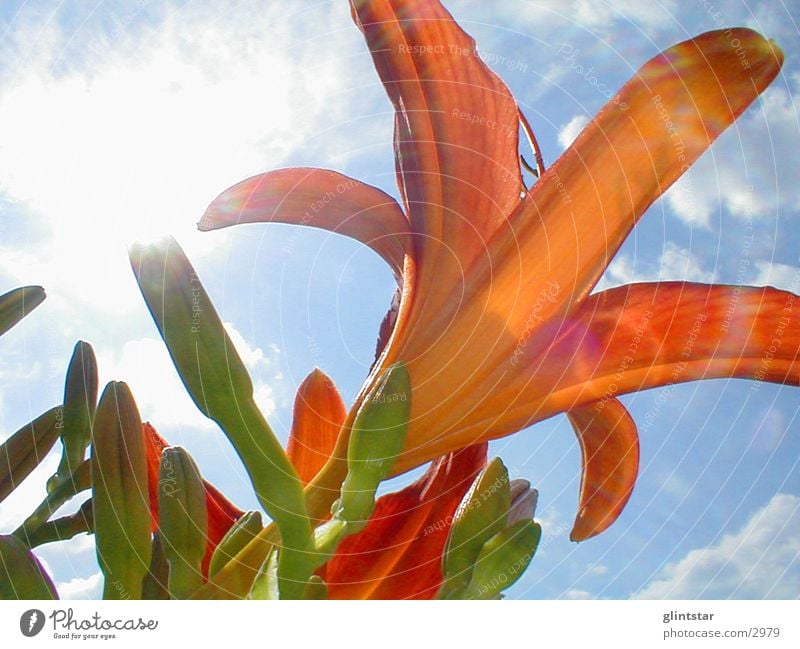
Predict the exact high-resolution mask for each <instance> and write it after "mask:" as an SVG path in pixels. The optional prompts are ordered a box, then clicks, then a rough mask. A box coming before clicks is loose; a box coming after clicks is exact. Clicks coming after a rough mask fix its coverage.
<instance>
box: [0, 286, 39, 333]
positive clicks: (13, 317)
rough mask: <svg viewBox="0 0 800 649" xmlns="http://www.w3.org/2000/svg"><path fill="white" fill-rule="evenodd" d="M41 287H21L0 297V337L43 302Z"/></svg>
mask: <svg viewBox="0 0 800 649" xmlns="http://www.w3.org/2000/svg"><path fill="white" fill-rule="evenodd" d="M44 298H45V293H44V289H43V288H42V287H41V286H23V287H22V288H15V289H14V290H13V291H9V292H8V293H5V294H4V295H0V336H2V335H3V334H4V333H5V332H6V331H8V330H9V329H11V327H13V326H14V325H15V324H17V323H18V322H19V321H20V320H22V318H24V317H25V316H26V315H28V314H29V313H30V312H31V311H33V310H34V309H35V308H36V307H37V306H39V305H40V304H41V303H42V302H44Z"/></svg>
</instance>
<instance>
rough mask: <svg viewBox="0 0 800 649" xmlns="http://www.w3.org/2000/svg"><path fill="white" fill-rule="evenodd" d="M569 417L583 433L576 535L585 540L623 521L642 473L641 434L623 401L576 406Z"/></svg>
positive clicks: (574, 537) (572, 535)
mask: <svg viewBox="0 0 800 649" xmlns="http://www.w3.org/2000/svg"><path fill="white" fill-rule="evenodd" d="M567 416H568V417H569V421H570V423H571V424H572V427H573V429H574V430H575V434H576V435H577V436H578V442H579V443H580V446H581V457H582V464H583V466H582V471H583V475H582V477H581V492H580V501H579V504H578V515H577V517H576V518H575V524H574V525H573V527H572V532H571V533H570V539H571V540H573V541H585V540H586V539H589V538H591V537H593V536H596V535H597V534H600V532H602V531H603V530H605V529H607V528H608V527H609V526H610V525H611V524H612V523H613V522H614V521H615V520H617V517H618V516H619V515H620V513H621V512H622V509H623V508H624V507H625V504H626V503H627V502H628V499H629V498H630V496H631V492H632V491H633V485H634V484H635V483H636V477H637V475H638V473H639V434H638V432H637V431H636V424H635V423H634V421H633V419H632V418H631V416H630V414H628V411H627V410H626V408H625V406H623V405H622V403H620V401H619V400H617V399H609V400H608V401H604V402H595V403H590V404H587V405H585V406H581V407H579V408H575V409H573V410H570V411H569V412H568V413H567Z"/></svg>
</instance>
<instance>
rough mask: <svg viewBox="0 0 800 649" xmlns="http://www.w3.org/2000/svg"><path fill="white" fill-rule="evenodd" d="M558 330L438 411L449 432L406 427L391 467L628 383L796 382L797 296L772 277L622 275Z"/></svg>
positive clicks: (630, 386) (492, 435)
mask: <svg viewBox="0 0 800 649" xmlns="http://www.w3.org/2000/svg"><path fill="white" fill-rule="evenodd" d="M560 329H561V332H560V333H559V334H558V337H557V339H556V340H555V342H554V343H553V344H552V345H551V346H550V347H549V348H548V349H547V350H546V352H544V353H542V355H541V356H539V357H537V358H536V359H535V360H533V359H530V358H528V357H527V356H524V357H523V358H525V359H526V361H525V362H526V363H528V364H527V365H526V369H527V374H525V373H523V372H518V373H517V375H516V376H514V377H513V378H512V375H511V374H510V373H509V374H508V375H507V376H506V381H505V382H504V383H503V384H502V385H498V387H497V389H496V390H495V391H494V392H493V393H491V394H490V395H489V396H487V397H485V398H484V399H483V400H481V401H477V400H476V401H475V402H473V405H472V410H471V411H470V412H469V417H468V418H467V417H464V416H463V415H462V418H461V420H455V421H453V422H450V421H442V420H441V419H440V421H441V428H442V430H445V431H446V434H442V435H439V436H438V437H437V438H435V439H431V438H430V435H428V436H427V438H426V437H423V435H424V431H422V430H419V429H418V428H416V427H414V428H411V427H410V428H409V436H411V435H412V434H413V435H414V436H413V437H411V438H410V440H409V441H408V442H407V448H410V449H415V450H413V451H412V452H407V453H404V454H403V455H401V456H400V458H399V460H398V462H397V464H396V465H395V467H394V470H393V473H394V474H399V473H402V472H403V471H407V470H408V469H410V468H413V467H414V466H416V465H417V464H418V463H419V462H420V461H424V460H425V458H426V457H428V456H429V455H434V457H436V455H437V454H439V455H441V454H442V453H443V452H447V451H448V450H449V449H452V448H453V447H457V446H458V444H462V445H463V444H471V443H475V441H476V440H484V439H487V438H488V439H497V438H500V437H504V436H506V435H509V434H511V433H514V432H516V431H518V430H521V429H522V428H525V427H526V426H529V425H531V424H534V423H536V422H538V421H542V420H543V419H547V418H548V417H552V416H553V415H556V414H558V413H561V412H568V411H570V410H574V409H575V408H578V407H580V406H584V405H586V404H590V403H592V402H596V401H597V402H603V401H608V400H609V399H611V398H616V397H618V396H620V395H622V394H627V393H630V392H637V391H640V390H647V389H650V388H655V387H661V386H666V385H671V384H674V383H682V382H686V381H695V380H700V379H715V378H743V379H751V380H756V381H769V382H772V383H779V384H787V385H794V386H800V296H798V295H795V294H794V293H790V292H788V291H782V290H779V289H776V288H772V287H769V286H767V287H754V286H726V285H715V284H699V283H691V282H653V283H642V284H627V285H625V286H620V287H617V288H613V289H609V290H607V291H602V292H600V293H597V294H594V295H591V296H589V297H588V298H587V299H586V300H584V301H583V302H582V303H581V304H580V305H579V306H578V307H577V308H576V309H575V310H574V311H572V312H570V313H568V314H567V316H566V318H565V320H564V322H563V323H562V324H561V327H560ZM551 333H553V332H551ZM520 365H523V363H520ZM414 399H416V401H414ZM419 401H420V399H419V398H417V396H416V393H415V394H414V395H413V398H412V404H413V403H418V402H419ZM498 403H499V404H503V406H504V407H503V408H498V406H497V404H498ZM416 426H419V424H418V423H417V424H416ZM487 431H488V434H487Z"/></svg>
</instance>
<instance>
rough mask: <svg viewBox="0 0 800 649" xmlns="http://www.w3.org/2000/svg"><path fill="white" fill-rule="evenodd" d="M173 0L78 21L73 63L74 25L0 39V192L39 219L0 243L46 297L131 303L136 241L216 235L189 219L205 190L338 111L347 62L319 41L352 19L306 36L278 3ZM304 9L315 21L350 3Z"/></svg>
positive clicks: (13, 265) (304, 137) (203, 245)
mask: <svg viewBox="0 0 800 649" xmlns="http://www.w3.org/2000/svg"><path fill="white" fill-rule="evenodd" d="M167 7H168V8H167V9H166V10H165V12H164V15H163V16H162V17H161V18H160V19H159V20H158V21H157V22H154V23H153V24H147V25H146V27H147V28H144V27H142V26H141V25H140V26H139V28H138V29H135V28H134V27H133V26H131V25H125V24H123V25H121V26H120V27H118V28H117V29H114V30H112V32H111V33H110V34H108V33H105V32H103V30H100V29H97V28H95V29H90V28H85V29H84V31H82V32H81V34H80V38H81V39H84V38H85V39H86V40H87V42H86V44H85V47H84V48H82V49H81V56H80V57H74V58H72V59H70V64H69V66H60V65H58V64H59V62H60V61H61V59H62V57H63V56H64V55H63V52H64V51H65V50H66V49H68V48H69V47H70V44H71V43H70V41H71V39H72V38H74V36H75V35H74V34H71V33H69V32H67V31H63V32H62V31H59V30H58V29H57V28H56V27H51V28H49V29H46V30H42V29H41V27H40V25H41V24H45V23H47V21H39V22H36V23H35V25H34V26H30V27H24V26H21V27H20V26H18V25H20V24H22V25H24V24H25V21H23V20H20V21H15V23H13V29H12V32H11V34H10V35H8V38H6V39H5V40H4V47H3V55H4V56H3V68H2V69H0V81H1V82H2V83H0V122H1V123H3V124H5V125H6V126H7V128H4V129H3V130H2V132H0V193H2V195H3V196H4V197H5V198H6V200H8V201H9V202H10V203H11V204H14V205H15V206H16V207H17V208H20V209H24V210H25V211H26V212H27V213H28V215H30V216H32V217H33V218H32V219H31V226H30V228H29V232H28V235H31V234H33V235H37V234H38V236H33V237H32V239H31V240H28V241H26V242H22V241H14V242H12V243H11V244H8V242H5V243H6V245H8V248H7V249H5V250H4V255H7V257H6V263H7V268H8V270H9V271H10V272H13V273H14V274H15V276H16V277H18V278H19V279H20V281H24V282H26V283H30V282H37V283H40V284H42V285H44V286H46V287H47V289H48V291H49V292H50V295H51V296H54V297H55V296H58V297H59V298H64V299H65V300H66V299H68V300H69V301H70V302H72V303H76V304H79V305H84V304H88V305H92V306H95V307H98V308H102V309H103V310H104V311H105V312H110V313H119V312H121V311H125V310H130V309H132V308H139V306H140V300H138V299H137V297H138V296H136V295H135V291H136V289H135V285H134V283H133V281H132V278H131V271H130V268H129V266H128V262H127V255H126V247H127V246H128V245H129V244H130V243H132V242H133V241H135V240H141V239H145V240H147V239H151V238H153V237H156V236H160V235H162V234H164V233H166V232H169V233H172V234H175V235H176V236H177V237H178V238H179V240H180V241H181V243H182V244H183V245H184V246H185V247H186V248H187V252H189V253H190V256H193V257H196V256H197V255H198V254H201V253H203V252H208V251H210V249H211V247H214V246H219V243H220V238H219V237H218V236H217V237H211V236H209V235H205V236H204V235H201V234H199V233H197V232H195V223H196V222H197V220H198V219H199V217H200V215H201V214H202V213H203V210H204V208H205V207H206V205H207V204H208V202H209V201H210V200H211V199H212V198H213V197H214V196H215V195H216V194H217V193H219V192H220V191H222V190H223V189H225V188H226V187H227V186H228V185H229V184H231V183H233V182H235V181H237V180H240V179H241V178H243V177H246V176H249V175H252V174H254V173H257V172H259V171H262V170H264V169H267V168H270V167H274V166H279V165H280V164H281V162H282V161H283V160H285V158H286V156H287V155H288V154H290V153H291V152H292V151H293V150H295V149H296V148H297V147H298V146H300V145H301V144H303V143H306V142H308V141H309V140H312V141H314V142H316V143H318V140H324V135H323V136H318V135H317V134H318V133H319V132H320V131H323V130H324V129H326V128H328V127H329V126H330V125H331V123H335V122H336V121H337V120H339V119H342V118H343V117H344V116H345V115H346V112H345V110H346V104H347V102H343V101H337V100H336V99H335V98H334V97H333V95H335V94H336V93H339V92H341V89H342V87H346V83H347V80H348V79H349V78H350V77H349V75H348V72H347V70H348V67H350V66H352V62H351V61H349V60H347V59H346V58H345V57H343V56H322V55H321V53H323V52H331V51H334V52H337V51H339V50H340V45H341V44H342V42H344V39H348V38H357V35H356V34H355V30H353V33H352V34H351V32H350V31H347V32H345V31H344V30H333V31H331V32H327V31H326V34H325V37H324V38H317V39H313V38H309V33H308V31H307V29H306V26H305V25H304V23H303V21H302V20H300V19H299V18H297V17H295V18H294V20H292V16H288V17H287V16H286V15H285V14H286V12H285V10H284V8H283V7H280V6H278V5H269V6H267V7H264V6H261V5H258V6H256V5H251V6H250V7H247V6H245V5H242V4H241V3H239V4H238V5H236V7H235V9H236V10H235V11H233V10H225V9H223V8H222V7H219V8H217V9H216V10H215V8H214V6H213V5H212V4H211V3H209V4H208V5H200V4H198V3H190V4H189V5H186V6H185V7H180V6H178V5H177V4H173V5H167ZM108 11H109V12H110V11H111V10H110V9H109V10H108ZM314 11H316V12H317V13H316V16H315V18H316V19H317V20H319V24H320V25H324V24H329V23H331V22H332V23H333V24H336V23H335V21H333V19H332V16H333V15H336V16H337V17H339V14H342V16H345V14H346V12H345V11H343V10H341V9H340V8H334V7H333V6H330V7H326V8H319V7H318V8H316V9H314ZM340 18H341V17H340ZM137 20H138V17H137ZM142 20H143V19H142ZM58 22H59V21H58V20H56V19H55V18H53V20H52V21H51V23H52V24H58ZM134 22H135V21H134ZM31 43H36V48H34V49H35V50H36V53H35V55H31V54H30V50H31V49H32V48H31ZM341 49H343V48H341ZM361 58H363V57H361ZM354 136H355V137H357V136H356V134H354ZM43 233H44V234H43Z"/></svg>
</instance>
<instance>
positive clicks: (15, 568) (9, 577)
mask: <svg viewBox="0 0 800 649" xmlns="http://www.w3.org/2000/svg"><path fill="white" fill-rule="evenodd" d="M0 599H58V593H57V592H56V587H55V586H54V585H53V581H52V580H51V579H50V577H49V576H48V574H47V572H46V571H45V569H44V568H43V567H42V564H41V563H39V560H38V559H37V558H36V557H35V556H34V554H33V552H31V551H30V550H29V549H28V547H27V546H26V545H25V544H24V543H23V542H22V541H20V540H19V539H18V538H17V537H16V536H12V535H0Z"/></svg>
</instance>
